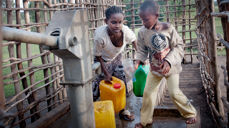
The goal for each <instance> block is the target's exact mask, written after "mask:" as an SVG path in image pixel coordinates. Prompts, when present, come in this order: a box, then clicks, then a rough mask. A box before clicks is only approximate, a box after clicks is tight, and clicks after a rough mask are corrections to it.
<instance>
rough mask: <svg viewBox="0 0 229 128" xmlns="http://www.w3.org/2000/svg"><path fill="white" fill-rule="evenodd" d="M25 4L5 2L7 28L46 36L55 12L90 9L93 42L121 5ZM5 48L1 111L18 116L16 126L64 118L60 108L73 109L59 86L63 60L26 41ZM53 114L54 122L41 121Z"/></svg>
mask: <svg viewBox="0 0 229 128" xmlns="http://www.w3.org/2000/svg"><path fill="white" fill-rule="evenodd" d="M21 1H22V0H4V1H2V2H3V3H2V4H1V7H2V8H1V11H2V12H1V14H2V15H3V16H2V20H3V24H2V25H3V26H7V27H14V28H18V29H24V30H27V31H35V32H38V33H42V32H44V31H45V27H46V26H47V25H48V22H49V21H50V19H51V18H52V15H53V13H54V12H55V11H59V10H73V9H79V8H87V9H88V12H89V13H88V14H89V15H88V18H89V21H90V26H89V27H90V28H89V34H90V40H91V41H92V39H93V38H92V37H93V33H94V30H95V28H96V27H98V26H100V25H102V24H104V22H103V21H104V17H105V15H104V12H105V9H106V8H107V7H108V6H111V5H114V4H115V5H119V4H120V3H121V2H120V1H118V0H74V1H73V0H69V1H67V0H24V1H23V3H22V2H21ZM1 46H2V49H3V59H2V63H1V64H2V65H0V66H1V71H2V73H1V72H0V74H1V75H2V74H3V76H1V77H0V78H2V79H3V80H0V81H1V82H3V86H1V88H0V92H1V94H0V95H1V99H0V100H1V101H0V102H1V108H4V110H5V111H6V112H8V113H12V114H13V115H14V116H15V118H16V121H15V122H14V124H13V126H16V127H17V126H19V127H21V128H23V127H42V126H45V125H42V124H41V123H45V124H46V125H48V124H49V123H51V121H53V119H56V118H57V116H61V114H58V113H59V112H60V110H59V107H60V106H62V110H65V111H68V110H69V109H66V108H69V104H68V102H66V101H67V97H66V90H65V88H64V87H63V86H61V85H60V84H59V83H60V81H62V80H63V79H64V74H63V68H62V60H61V59H60V58H58V57H57V56H54V55H53V54H52V53H50V52H49V51H46V50H43V49H42V48H41V46H36V45H32V44H23V42H13V41H10V42H7V41H3V42H2V43H1ZM1 53H2V52H1ZM7 54H8V55H7ZM1 55H2V54H1ZM1 85H2V84H1ZM3 87H4V88H3ZM4 91H5V92H4ZM4 94H5V96H2V95H4ZM2 98H3V99H2ZM57 110H59V111H57ZM47 113H50V114H47ZM53 113H55V114H56V115H55V114H54V115H53ZM63 114H64V113H63V112H62V115H63ZM49 115H52V116H53V117H50V120H51V121H50V120H49V121H45V122H41V120H43V119H42V118H44V117H49Z"/></svg>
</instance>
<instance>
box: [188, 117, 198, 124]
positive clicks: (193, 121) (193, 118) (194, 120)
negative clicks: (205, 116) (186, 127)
mask: <svg viewBox="0 0 229 128" xmlns="http://www.w3.org/2000/svg"><path fill="white" fill-rule="evenodd" d="M194 123H196V117H190V118H187V120H186V124H194Z"/></svg>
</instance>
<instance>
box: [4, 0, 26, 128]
mask: <svg viewBox="0 0 229 128" xmlns="http://www.w3.org/2000/svg"><path fill="white" fill-rule="evenodd" d="M6 8H12V0H6ZM12 17H13V14H12V11H11V10H9V11H7V23H8V24H13V18H12ZM8 51H9V57H11V58H14V44H11V45H9V46H8ZM13 62H14V60H10V63H13ZM10 68H11V72H16V71H17V67H16V64H13V65H11V67H10ZM12 78H13V80H17V79H18V74H14V75H13V76H12ZM14 89H15V93H16V94H18V93H20V91H21V89H20V82H14ZM21 98H22V97H21V96H19V97H18V98H17V100H20V99H21ZM22 110H23V102H21V103H19V104H18V105H17V111H18V112H20V111H22ZM18 118H19V120H23V119H24V114H23V113H20V114H18ZM20 127H21V128H25V127H26V122H25V120H23V121H22V122H20Z"/></svg>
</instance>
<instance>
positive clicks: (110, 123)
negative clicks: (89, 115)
mask: <svg viewBox="0 0 229 128" xmlns="http://www.w3.org/2000/svg"><path fill="white" fill-rule="evenodd" d="M94 113H95V126H96V128H115V127H116V125H115V113H114V106H113V102H112V101H111V100H106V101H97V102H94Z"/></svg>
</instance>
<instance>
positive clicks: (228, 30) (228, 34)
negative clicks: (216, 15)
mask: <svg viewBox="0 0 229 128" xmlns="http://www.w3.org/2000/svg"><path fill="white" fill-rule="evenodd" d="M217 2H218V5H219V11H220V12H224V11H229V3H225V4H221V2H220V0H217ZM227 18H228V17H222V18H221V22H222V27H223V33H224V40H225V41H227V42H229V23H228V20H227ZM226 68H227V76H228V81H229V49H228V48H226ZM227 101H228V102H229V88H227ZM227 116H228V117H229V113H227ZM227 122H228V123H227V127H228V128H229V118H228V121H227Z"/></svg>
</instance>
